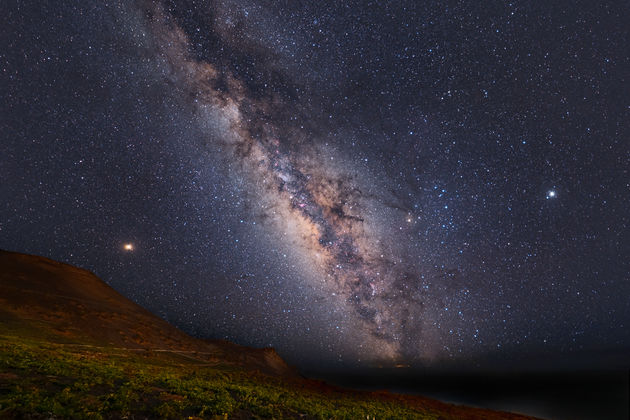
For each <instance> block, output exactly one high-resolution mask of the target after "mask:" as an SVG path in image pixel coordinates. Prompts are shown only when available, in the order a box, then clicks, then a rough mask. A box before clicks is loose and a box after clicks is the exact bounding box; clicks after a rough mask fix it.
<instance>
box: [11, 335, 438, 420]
mask: <svg viewBox="0 0 630 420" xmlns="http://www.w3.org/2000/svg"><path fill="white" fill-rule="evenodd" d="M440 414H441V416H440ZM22 416H29V417H31V418H32V417H35V418H37V417H38V416H41V417H42V418H43V417H45V418H49V417H51V416H53V417H55V418H72V419H75V418H76V419H82V418H86V419H102V418H145V417H148V418H192V419H194V418H212V419H215V418H216V419H224V418H277V419H281V418H306V419H329V418H334V419H366V418H369V419H372V418H375V419H388V418H390V419H394V418H395V419H400V418H420V419H437V418H442V419H446V418H449V417H450V416H445V415H444V413H437V412H435V411H433V410H429V409H426V410H425V409H421V408H418V407H412V406H411V405H407V404H403V403H402V402H401V401H396V400H395V399H389V400H388V399H387V398H376V397H374V394H369V393H359V392H341V391H339V390H336V389H334V388H326V387H321V386H320V389H318V388H317V385H316V383H315V382H309V381H302V380H299V379H296V380H283V379H280V378H274V377H270V376H265V375H262V374H258V373H252V372H247V371H244V370H241V369H239V368H238V367H235V366H230V365H225V364H215V365H212V364H208V363H207V362H204V361H202V360H196V359H194V358H193V357H190V358H186V357H183V356H182V355H181V354H177V353H170V352H161V353H158V352H151V351H134V350H125V349H116V348H104V347H88V346H80V345H69V344H66V345H60V344H51V343H46V342H39V341H29V340H25V339H23V338H18V337H6V336H5V337H2V336H0V417H1V418H5V417H22Z"/></svg>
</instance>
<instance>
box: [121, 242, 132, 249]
mask: <svg viewBox="0 0 630 420" xmlns="http://www.w3.org/2000/svg"><path fill="white" fill-rule="evenodd" d="M123 249H124V250H125V251H133V244H132V243H126V244H124V245H123Z"/></svg>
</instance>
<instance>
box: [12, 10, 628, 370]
mask: <svg viewBox="0 0 630 420" xmlns="http://www.w3.org/2000/svg"><path fill="white" fill-rule="evenodd" d="M63 3H64V4H63V5H62V4H53V3H50V4H49V3H43V4H42V3H33V4H27V3H24V2H17V1H16V2H10V4H8V5H7V7H6V8H5V9H6V11H5V13H3V17H2V18H1V19H2V21H3V22H2V28H3V29H2V30H1V33H2V45H3V49H2V55H1V56H0V58H1V59H2V61H1V64H2V72H1V76H0V77H1V78H2V80H1V87H0V89H1V92H2V97H3V101H2V108H1V109H0V127H1V128H2V132H3V133H4V139H3V143H2V144H3V151H2V154H1V155H0V174H1V175H2V182H1V183H0V196H1V198H2V200H0V247H2V248H5V249H10V250H15V251H21V252H29V253H35V254H40V255H45V256H47V257H50V258H55V259H59V260H63V261H67V262H69V263H72V264H75V265H79V266H83V267H85V268H88V269H91V270H93V271H94V272H95V273H96V274H97V275H99V276H101V277H103V278H104V279H106V280H107V281H108V282H109V283H110V284H111V285H112V286H113V287H115V288H116V289H118V290H119V291H121V292H122V293H123V294H125V295H127V296H129V297H130V298H132V299H134V300H135V301H136V302H138V303H140V304H141V305H143V306H145V307H146V308H148V309H150V310H151V311H153V312H155V313H157V314H159V315H160V316H162V317H164V318H166V319H167V320H169V321H171V322H172V323H174V324H175V325H177V326H179V327H180V328H182V329H184V330H185V331H187V332H190V333H192V334H194V335H197V336H201V337H211V338H227V339H230V340H233V341H235V342H238V343H240V344H245V345H254V346H267V345H270V346H273V347H275V348H276V349H277V350H278V352H279V353H280V354H281V355H282V356H283V357H284V358H285V359H287V360H289V361H290V362H291V363H295V364H298V365H300V366H307V365H315V366H319V365H325V366H344V367H357V366H358V367H364V366H365V367H377V366H383V367H394V366H411V367H415V368H421V367H449V366H456V367H457V366H459V367H461V366H466V367H467V368H475V367H480V368H488V367H493V368H498V369H504V368H515V367H520V368H526V367H531V366H534V367H539V368H545V369H547V368H550V367H551V366H552V365H553V367H560V366H561V367H565V368H576V367H587V368H602V367H622V366H627V365H628V359H627V357H626V356H624V355H627V353H626V351H627V350H628V349H629V348H630V328H628V327H629V326H630V325H628V324H629V323H630V300H629V299H628V298H627V296H630V231H629V216H628V215H629V214H630V213H628V211H627V209H628V208H630V181H629V180H630V172H629V170H630V85H629V83H628V77H629V76H630V58H629V54H628V49H627V45H628V43H629V42H630V39H629V36H628V35H629V31H628V25H627V23H626V20H627V16H629V15H630V8H629V7H628V5H627V4H625V5H623V4H621V3H597V4H595V3H593V4H588V5H586V4H585V5H579V6H578V5H573V4H569V3H562V2H560V3H558V2H542V1H534V2H512V3H496V4H487V5H486V4H476V3H474V2H470V3H462V2H415V1H414V2H405V1H403V2H369V1H364V2H280V3H277V2H259V1H247V0H246V1H242V0H225V1H214V0H208V1H164V2H157V1H156V2H153V1H136V2H134V1H129V2H125V1H120V2H113V3H111V4H109V3H103V2H63ZM603 355H606V357H605V360H604V356H603ZM556 362H557V363H556Z"/></svg>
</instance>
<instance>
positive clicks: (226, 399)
mask: <svg viewBox="0 0 630 420" xmlns="http://www.w3.org/2000/svg"><path fill="white" fill-rule="evenodd" d="M217 416H218V417H217ZM366 416H367V418H427V419H429V418H431V419H438V418H439V419H525V418H528V417H525V416H521V415H518V414H512V413H503V412H496V411H490V410H483V409H478V408H470V407H462V406H455V405H451V404H446V403H442V402H439V401H435V400H431V399H428V398H423V397H416V396H402V395H396V394H391V393H388V392H363V391H352V390H344V389H341V388H338V387H334V386H330V385H327V384H325V383H323V382H321V381H314V380H308V379H305V378H302V377H300V375H299V374H298V373H297V371H296V370H295V369H293V368H291V367H290V366H288V365H287V364H286V363H285V362H284V361H283V360H282V359H281V358H280V356H279V355H278V354H277V353H276V352H275V351H274V350H273V349H270V348H266V349H253V348H249V347H244V346H239V345H236V344H233V343H229V342H226V341H222V340H201V339H198V338H194V337H191V336H189V335H187V334H185V333H184V332H182V331H180V330H178V329H177V328H175V327H174V326H172V325H170V324H169V323H167V322H166V321H164V320H163V319H161V318H159V317H157V316H155V315H153V314H152V313H150V312H149V311H147V310H145V309H143V308H142V307H140V306H138V305H136V304H135V303H133V302H131V301H130V300H128V299H127V298H125V297H124V296H122V295H121V294H119V293H118V292H116V291H115V290H114V289H112V288H111V287H109V286H108V285H107V284H105V283H104V282H103V281H102V280H100V279H99V278H98V277H96V276H95V275H94V274H93V273H91V272H89V271H87V270H83V269H80V268H77V267H73V266H70V265H68V264H64V263H60V262H57V261H53V260H50V259H48V258H44V257H38V256H32V255H24V254H18V253H14V252H7V251H0V417H3V418H5V417H8V418H11V417H15V418H23V417H28V418H40V417H41V418H51V417H52V418H120V417H127V418H132V417H133V418H183V417H188V418H366Z"/></svg>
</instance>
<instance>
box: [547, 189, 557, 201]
mask: <svg viewBox="0 0 630 420" xmlns="http://www.w3.org/2000/svg"><path fill="white" fill-rule="evenodd" d="M550 198H556V192H555V191H554V190H549V191H547V200H549V199H550Z"/></svg>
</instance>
